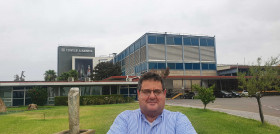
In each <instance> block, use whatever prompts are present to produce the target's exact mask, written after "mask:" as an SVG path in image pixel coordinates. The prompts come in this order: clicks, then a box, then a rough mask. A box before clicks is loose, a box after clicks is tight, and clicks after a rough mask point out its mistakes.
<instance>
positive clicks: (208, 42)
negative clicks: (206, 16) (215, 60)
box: [207, 38, 214, 46]
mask: <svg viewBox="0 0 280 134" xmlns="http://www.w3.org/2000/svg"><path fill="white" fill-rule="evenodd" d="M207 44H208V46H214V38H209V39H207Z"/></svg>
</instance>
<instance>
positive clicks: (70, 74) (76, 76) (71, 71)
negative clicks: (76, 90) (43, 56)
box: [68, 70, 78, 80]
mask: <svg viewBox="0 0 280 134" xmlns="http://www.w3.org/2000/svg"><path fill="white" fill-rule="evenodd" d="M68 73H69V77H73V78H74V80H78V72H77V71H76V70H70V71H69V72H68Z"/></svg>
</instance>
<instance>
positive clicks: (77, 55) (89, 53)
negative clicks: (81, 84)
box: [57, 46, 95, 77]
mask: <svg viewBox="0 0 280 134" xmlns="http://www.w3.org/2000/svg"><path fill="white" fill-rule="evenodd" d="M93 57H95V48H94V47H75V46H59V47H58V49H57V74H58V76H60V75H61V74H62V73H64V72H68V71H70V70H72V69H73V65H72V64H74V67H75V68H74V70H77V71H78V72H79V76H80V77H86V75H87V71H88V70H92V69H93V60H92V59H93Z"/></svg>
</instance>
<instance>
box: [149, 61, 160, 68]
mask: <svg viewBox="0 0 280 134" xmlns="http://www.w3.org/2000/svg"><path fill="white" fill-rule="evenodd" d="M157 68H158V67H157V63H153V62H150V63H149V69H157Z"/></svg>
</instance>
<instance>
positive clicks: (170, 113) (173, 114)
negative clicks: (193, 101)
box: [163, 109, 188, 120]
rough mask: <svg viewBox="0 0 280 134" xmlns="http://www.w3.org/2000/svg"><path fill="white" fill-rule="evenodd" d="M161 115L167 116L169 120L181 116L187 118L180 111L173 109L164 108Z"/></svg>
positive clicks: (180, 117)
mask: <svg viewBox="0 0 280 134" xmlns="http://www.w3.org/2000/svg"><path fill="white" fill-rule="evenodd" d="M163 116H164V117H165V118H168V119H169V120H170V119H171V120H180V119H182V118H188V117H187V116H186V115H184V114H182V113H181V112H173V111H169V110H166V109H164V110H163Z"/></svg>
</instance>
